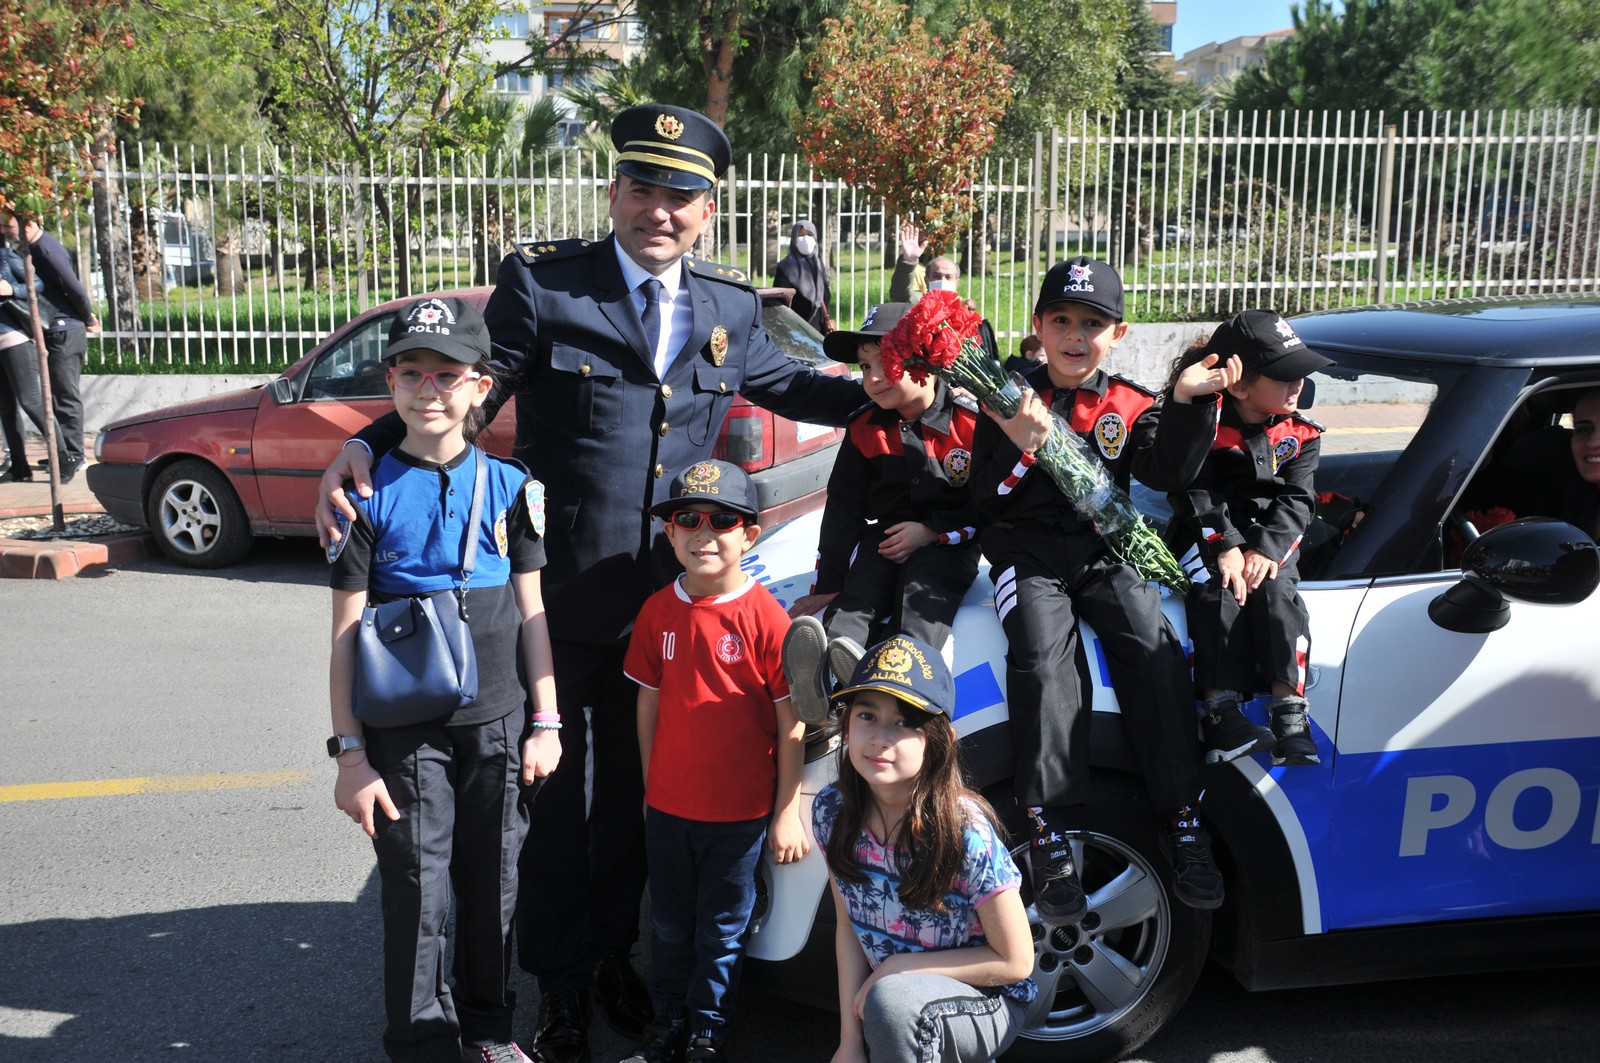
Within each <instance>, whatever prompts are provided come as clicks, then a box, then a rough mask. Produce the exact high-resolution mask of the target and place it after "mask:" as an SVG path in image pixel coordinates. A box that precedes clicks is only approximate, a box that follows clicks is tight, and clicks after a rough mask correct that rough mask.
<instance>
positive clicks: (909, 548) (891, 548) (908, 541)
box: [878, 520, 939, 565]
mask: <svg viewBox="0 0 1600 1063" xmlns="http://www.w3.org/2000/svg"><path fill="white" fill-rule="evenodd" d="M938 539H939V533H938V532H936V531H934V530H933V529H932V528H930V527H928V525H926V524H919V523H917V522H916V521H914V520H906V521H901V522H900V523H899V524H891V525H890V526H889V527H888V529H887V530H885V531H884V533H883V539H882V541H880V542H879V543H878V553H879V554H880V555H882V556H883V558H884V560H886V561H893V562H894V563H895V564H897V565H900V564H904V563H905V560H906V558H908V557H910V556H911V555H912V554H913V553H915V552H916V551H918V550H920V549H922V548H923V547H924V546H927V545H928V544H929V543H933V542H937V541H938Z"/></svg>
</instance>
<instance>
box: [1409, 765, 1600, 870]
mask: <svg viewBox="0 0 1600 1063" xmlns="http://www.w3.org/2000/svg"><path fill="white" fill-rule="evenodd" d="M1530 791H1542V792H1543V793H1544V794H1545V795H1546V798H1545V801H1547V802H1548V809H1547V810H1546V809H1545V807H1544V805H1545V802H1538V807H1539V814H1535V815H1534V816H1533V817H1532V819H1533V821H1531V822H1530V821H1529V818H1528V816H1527V815H1526V814H1525V815H1524V818H1523V822H1521V823H1518V822H1517V821H1516V819H1515V818H1514V816H1513V813H1514V812H1515V811H1516V807H1517V800H1518V798H1520V797H1522V795H1524V794H1526V793H1529V792H1530ZM1441 799H1442V801H1441ZM1477 801H1478V790H1477V787H1475V786H1474V785H1473V784H1472V782H1471V780H1469V779H1466V778H1463V777H1462V776H1460V775H1419V776H1415V777H1413V778H1411V779H1410V780H1408V781H1407V783H1406V798H1405V812H1404V814H1403V815H1402V817H1401V820H1400V855H1401V856H1426V855H1427V853H1428V835H1429V834H1431V833H1432V832H1434V831H1440V830H1444V829H1446V828H1448V827H1454V826H1456V825H1457V824H1459V823H1461V822H1463V821H1464V820H1466V818H1467V817H1468V816H1469V815H1471V814H1472V812H1473V809H1474V808H1476V807H1477ZM1582 804H1583V787H1582V786H1581V785H1580V784H1579V782H1578V780H1577V779H1575V778H1574V777H1573V776H1572V775H1570V774H1568V773H1567V772H1564V771H1562V770H1561V769H1560V768H1527V769H1524V770H1522V771H1518V772H1514V773H1512V774H1511V775H1508V776H1506V777H1505V778H1504V779H1501V780H1500V781H1499V782H1498V783H1496V784H1495V786H1494V788H1493V789H1492V790H1490V791H1489V798H1488V800H1487V801H1485V802H1484V805H1483V831H1484V833H1485V834H1486V835H1487V836H1488V839H1489V840H1490V841H1491V842H1493V843H1494V844H1496V845H1498V846H1501V847H1502V848H1505V849H1542V848H1544V847H1545V846H1547V845H1551V844H1554V843H1555V842H1557V841H1560V840H1561V839H1562V838H1564V837H1566V836H1567V834H1568V833H1569V832H1570V831H1571V830H1572V829H1573V827H1574V826H1576V825H1577V823H1578V817H1579V815H1580V814H1581V812H1582ZM1533 805H1534V802H1529V803H1528V807H1529V808H1530V809H1531V808H1532V807H1533ZM1593 819H1594V822H1593V824H1592V826H1591V827H1590V835H1589V841H1590V843H1591V844H1600V810H1597V812H1596V815H1595V816H1594V817H1593Z"/></svg>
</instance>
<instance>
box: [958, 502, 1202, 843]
mask: <svg viewBox="0 0 1600 1063" xmlns="http://www.w3.org/2000/svg"><path fill="white" fill-rule="evenodd" d="M983 547H984V552H985V553H986V554H987V555H988V556H989V559H990V562H991V569H990V571H991V572H992V573H993V575H994V583H995V593H994V600H995V611H996V612H997V613H998V614H999V616H1000V624H1001V626H1002V627H1003V628H1004V629H1005V633H1006V640H1007V642H1008V644H1009V652H1008V654H1007V658H1006V707H1007V711H1008V712H1009V713H1010V718H1011V744H1012V748H1013V751H1014V753H1015V758H1016V760H1015V773H1014V780H1013V781H1014V784H1015V787H1016V795H1017V800H1018V801H1019V802H1021V803H1022V804H1025V805H1038V806H1042V807H1045V808H1063V807H1066V806H1069V805H1081V804H1086V803H1088V801H1089V786H1090V772H1089V721H1090V717H1091V716H1092V712H1091V711H1089V700H1090V699H1089V697H1088V692H1087V691H1086V689H1085V687H1084V685H1083V683H1082V681H1081V679H1080V675H1079V671H1078V668H1077V663H1076V661H1077V658H1078V654H1079V653H1080V652H1081V650H1080V646H1079V634H1078V620H1079V619H1080V618H1081V619H1083V620H1087V621H1088V622H1089V623H1090V624H1093V625H1094V629H1095V633H1096V634H1097V635H1098V636H1099V650H1100V651H1101V652H1100V653H1091V654H1090V655H1089V657H1090V660H1089V668H1090V670H1091V672H1096V671H1098V670H1099V669H1100V668H1102V667H1103V668H1104V669H1105V672H1106V674H1107V676H1108V678H1109V679H1110V682H1111V687H1112V689H1113V690H1114V691H1115V692H1116V695H1117V703H1118V705H1119V706H1120V707H1121V710H1122V723H1123V727H1124V728H1125V729H1126V730H1127V734H1128V739H1129V741H1130V743H1131V744H1132V746H1133V752H1134V755H1135V757H1137V759H1138V761H1139V767H1140V771H1141V772H1142V774H1143V775H1144V780H1145V786H1146V788H1147V789H1148V791H1149V793H1150V801H1151V804H1152V806H1153V808H1154V809H1155V811H1157V812H1158V813H1163V814H1164V813H1167V812H1170V811H1173V810H1175V809H1177V808H1180V807H1182V806H1184V805H1187V804H1190V803H1192V802H1193V801H1194V800H1195V799H1196V798H1197V797H1198V796H1199V793H1200V748H1199V739H1198V730H1197V727H1196V724H1195V703H1194V688H1193V686H1192V684H1191V682H1190V678H1189V667H1188V661H1187V660H1186V658H1185V655H1184V652H1183V647H1182V646H1181V645H1180V644H1179V642H1178V637H1177V635H1176V634H1175V633H1174V632H1173V630H1172V626H1171V625H1170V624H1168V623H1167V621H1166V618H1165V617H1163V616H1162V615H1161V596H1160V593H1159V592H1158V591H1157V590H1156V589H1155V588H1154V587H1152V586H1150V585H1149V584H1147V583H1145V582H1144V581H1143V580H1141V579H1140V578H1139V577H1138V575H1137V574H1136V573H1135V572H1134V571H1133V569H1132V568H1130V567H1129V566H1127V565H1125V564H1123V563H1121V562H1120V561H1118V560H1117V559H1116V558H1115V557H1113V556H1112V555H1111V554H1110V552H1109V551H1108V550H1107V549H1106V548H1105V545H1104V544H1103V543H1102V542H1101V540H1100V539H1099V537H1098V536H1095V535H1093V534H1092V533H1088V532H1085V533H1081V534H1077V535H1062V534H1061V533H1058V532H1051V531H1048V530H1043V529H1041V530H1039V531H1034V530H1033V529H1026V530H1022V529H1007V528H990V529H986V530H985V531H984V538H983Z"/></svg>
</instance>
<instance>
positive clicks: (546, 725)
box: [533, 720, 561, 731]
mask: <svg viewBox="0 0 1600 1063" xmlns="http://www.w3.org/2000/svg"><path fill="white" fill-rule="evenodd" d="M533 729H534V730H535V731H559V730H561V721H560V720H557V721H556V722H555V723H550V722H548V721H545V720H535V721H533Z"/></svg>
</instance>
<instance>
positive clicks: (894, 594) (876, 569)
mask: <svg viewBox="0 0 1600 1063" xmlns="http://www.w3.org/2000/svg"><path fill="white" fill-rule="evenodd" d="M869 530H870V531H871V533H872V534H870V535H868V536H866V537H865V538H863V539H862V541H861V545H860V546H859V547H857V549H856V556H855V559H854V560H853V561H851V563H850V571H849V573H847V574H846V575H845V578H844V586H843V587H842V588H840V590H839V594H838V597H836V598H834V600H833V601H832V602H831V603H830V604H829V606H828V610H827V612H826V613H825V614H824V619H823V626H824V627H826V628H827V630H828V637H829V638H841V637H843V638H850V639H854V640H855V641H856V642H857V643H858V644H859V645H861V646H862V647H866V646H869V645H871V644H872V642H874V641H876V640H875V639H874V638H873V637H872V627H873V624H874V623H875V622H876V621H878V620H883V619H887V620H888V622H889V626H890V631H889V632H888V633H889V634H901V635H910V636H911V637H912V638H914V639H920V640H921V641H923V642H926V643H927V644H928V645H929V646H932V647H933V648H934V649H936V650H943V649H944V644H945V640H946V639H948V638H949V637H950V625H951V624H953V623H955V619H956V610H957V609H959V608H960V606H961V599H962V598H964V597H965V596H966V593H967V588H969V587H971V586H972V581H973V580H974V579H976V578H977V575H978V544H977V542H976V541H973V542H966V543H961V544H959V545H957V546H947V545H944V544H942V543H941V544H934V545H932V546H924V547H923V548H922V549H920V550H916V551H913V552H912V554H911V556H910V557H908V558H906V560H905V562H904V563H903V564H898V565H897V564H895V563H894V562H893V561H890V560H888V559H887V558H885V557H884V556H883V555H882V554H880V553H878V544H879V543H880V542H882V541H883V536H882V534H880V533H879V532H878V531H877V529H876V528H873V529H869ZM845 678H848V677H845Z"/></svg>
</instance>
